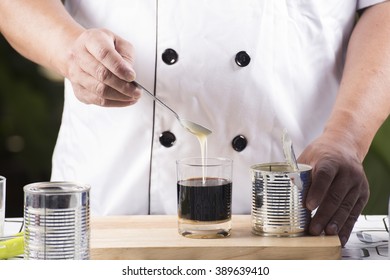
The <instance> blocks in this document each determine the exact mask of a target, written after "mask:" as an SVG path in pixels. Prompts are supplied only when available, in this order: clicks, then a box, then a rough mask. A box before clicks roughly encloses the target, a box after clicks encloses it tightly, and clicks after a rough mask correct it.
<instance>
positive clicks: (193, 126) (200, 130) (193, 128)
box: [132, 81, 212, 136]
mask: <svg viewBox="0 0 390 280" xmlns="http://www.w3.org/2000/svg"><path fill="white" fill-rule="evenodd" d="M132 83H133V84H134V85H135V86H137V87H140V88H142V89H143V90H144V91H145V92H146V93H148V94H149V96H150V97H152V98H153V99H154V100H155V101H157V102H158V103H159V104H160V105H161V106H163V107H164V108H165V109H168V111H170V112H171V113H172V114H173V115H174V116H175V118H176V119H177V120H178V121H179V123H180V124H181V126H182V127H184V128H185V129H187V130H188V131H189V132H191V133H192V134H195V135H198V136H199V135H209V134H210V133H211V132H212V131H211V130H210V129H208V128H206V127H204V126H202V125H200V124H197V123H195V122H192V121H189V120H186V119H182V118H180V117H179V115H178V114H177V113H176V112H175V111H174V110H172V109H171V108H170V107H169V106H168V105H166V104H165V103H164V102H162V101H161V100H160V99H158V98H157V97H156V96H155V95H154V94H153V93H151V92H150V91H148V90H147V89H146V88H145V87H144V86H142V85H141V84H139V83H137V82H136V81H133V82H132Z"/></svg>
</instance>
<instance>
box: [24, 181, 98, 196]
mask: <svg viewBox="0 0 390 280" xmlns="http://www.w3.org/2000/svg"><path fill="white" fill-rule="evenodd" d="M90 188H91V187H90V186H89V185H88V184H84V183H78V182H66V181H63V182H58V181H56V182H36V183H31V184H28V185H26V186H24V187H23V190H24V192H26V193H39V194H59V193H82V192H88V191H89V190H90Z"/></svg>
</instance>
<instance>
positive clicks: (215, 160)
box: [176, 157, 233, 167]
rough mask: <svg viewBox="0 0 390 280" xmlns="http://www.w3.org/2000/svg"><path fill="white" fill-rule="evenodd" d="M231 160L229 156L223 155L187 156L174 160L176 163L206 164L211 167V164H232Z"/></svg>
mask: <svg viewBox="0 0 390 280" xmlns="http://www.w3.org/2000/svg"><path fill="white" fill-rule="evenodd" d="M232 163H233V160H232V159H230V158H224V157H206V158H201V157H188V158H183V159H178V160H176V164H184V165H187V166H194V167H197V166H206V167H213V166H223V165H232Z"/></svg>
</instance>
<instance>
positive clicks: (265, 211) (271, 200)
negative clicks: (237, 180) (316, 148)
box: [251, 162, 312, 237]
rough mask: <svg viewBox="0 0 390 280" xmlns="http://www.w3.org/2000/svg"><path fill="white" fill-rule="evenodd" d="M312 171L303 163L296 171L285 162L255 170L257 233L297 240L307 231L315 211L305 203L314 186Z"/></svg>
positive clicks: (254, 193)
mask: <svg viewBox="0 0 390 280" xmlns="http://www.w3.org/2000/svg"><path fill="white" fill-rule="evenodd" d="M311 170H312V168H311V166H309V165H304V164H299V165H298V171H294V170H293V169H292V168H291V166H290V165H288V164H287V163H284V162H275V163H264V164H257V165H253V166H252V167H251V175H252V211H251V218H252V232H253V233H254V234H257V235H262V236H278V237H284V236H285V237H293V236H300V235H304V234H305V233H306V232H307V229H308V226H309V223H310V219H311V212H310V211H309V210H308V209H306V208H305V207H304V205H303V200H304V197H305V195H306V192H307V190H308V188H309V186H310V184H311Z"/></svg>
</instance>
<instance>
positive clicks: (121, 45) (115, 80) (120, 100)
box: [68, 29, 141, 107]
mask: <svg viewBox="0 0 390 280" xmlns="http://www.w3.org/2000/svg"><path fill="white" fill-rule="evenodd" d="M132 64H133V47H132V45H131V44H130V43H129V42H127V41H125V40H123V39H122V38H120V37H119V36H116V35H115V34H113V33H111V32H109V31H107V30H102V29H92V30H87V31H85V32H84V34H82V35H81V36H80V37H79V38H78V40H77V42H76V43H75V45H74V46H73V49H72V50H71V54H70V59H69V66H68V79H69V80H70V81H71V83H72V86H73V90H74V93H75V95H76V97H77V98H78V99H79V100H80V101H81V102H84V103H86V104H95V105H99V106H107V107H111V106H116V107H118V106H119V107H123V106H128V105H132V104H134V103H136V102H137V100H138V99H139V98H140V96H141V90H140V89H139V88H137V87H135V86H134V85H133V84H132V83H131V81H133V80H134V79H135V72H134V70H133V68H132Z"/></svg>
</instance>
